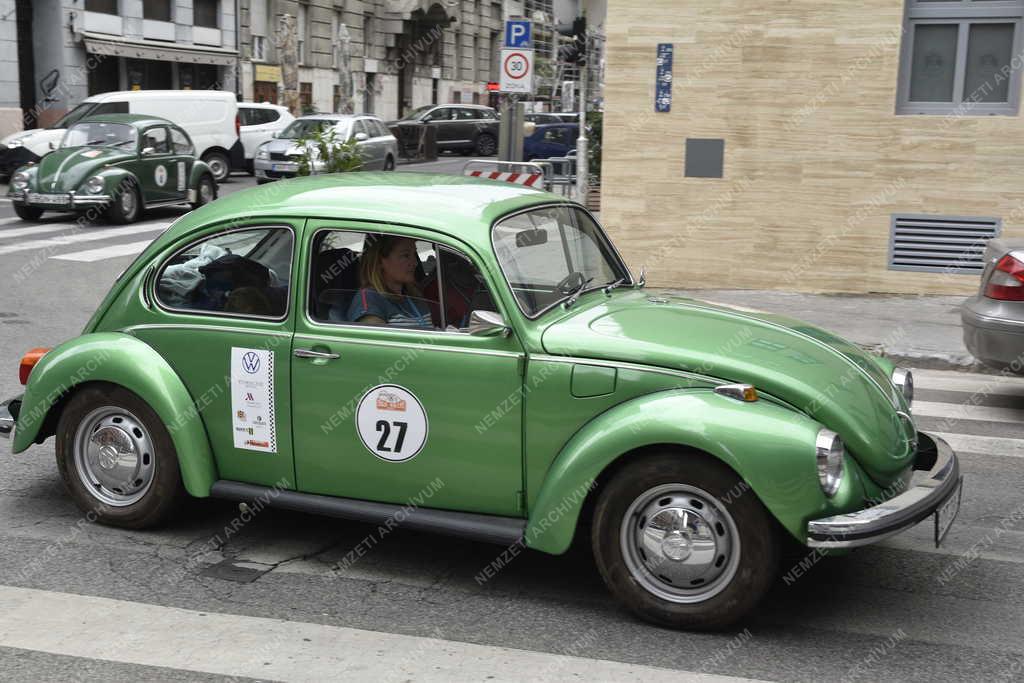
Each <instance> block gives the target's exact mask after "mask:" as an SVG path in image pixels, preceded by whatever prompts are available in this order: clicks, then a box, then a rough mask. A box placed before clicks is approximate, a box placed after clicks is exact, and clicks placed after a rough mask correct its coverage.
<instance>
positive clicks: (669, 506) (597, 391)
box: [0, 173, 962, 629]
mask: <svg viewBox="0 0 1024 683" xmlns="http://www.w3.org/2000/svg"><path fill="white" fill-rule="evenodd" d="M21 374H22V376H21V379H22V382H23V383H25V384H26V385H27V386H26V390H25V393H24V395H23V396H21V397H18V398H15V399H11V400H9V401H7V402H6V404H4V405H5V406H6V407H5V409H4V411H3V414H2V417H0V431H2V432H6V433H8V434H9V435H11V434H13V450H14V452H21V451H24V450H25V449H27V448H28V447H29V446H31V445H32V444H34V443H41V442H42V441H43V440H44V439H46V438H47V437H50V436H54V437H55V439H56V452H57V463H58V466H59V468H60V472H61V474H62V475H63V478H64V481H65V482H66V484H67V488H68V490H69V491H70V493H71V495H72V496H73V498H74V499H75V501H76V503H77V504H78V505H79V506H81V508H82V509H84V510H91V511H94V514H95V516H96V517H97V518H98V519H99V520H100V521H101V522H103V523H106V524H111V525H116V526H123V527H130V528H140V527H147V526H151V525H155V524H158V523H161V522H167V521H169V520H173V518H174V513H175V510H176V509H177V508H176V506H177V505H178V503H179V502H180V501H181V500H182V498H184V497H185V496H186V494H189V495H191V496H199V497H204V496H215V497H220V498H226V499H231V500H235V501H241V502H246V501H250V502H251V501H255V500H263V501H264V502H267V501H269V503H270V504H272V505H277V506H280V507H284V508H290V509H293V510H303V511H308V512H315V513H322V514H325V515H333V516H336V517H341V518H346V519H356V520H362V521H369V522H375V523H379V524H386V525H387V526H388V528H390V527H391V525H393V524H394V523H395V522H396V521H399V520H400V521H401V523H402V524H403V525H404V526H406V527H408V528H411V529H420V530H426V531H432V532H440V533H449V534H457V535H460V536H464V537H469V538H473V539H478V540H481V541H489V542H494V543H498V544H504V545H506V546H508V548H507V550H506V551H498V554H500V553H503V552H509V551H511V552H518V551H519V550H521V549H522V548H524V547H526V548H531V549H535V550H538V551H542V552H546V553H554V554H559V553H563V552H565V551H566V550H567V549H568V548H569V547H570V544H571V543H572V541H573V539H574V537H577V536H580V537H582V538H587V537H588V535H589V542H590V544H591V545H592V548H593V554H594V558H595V561H596V563H597V566H598V568H599V570H600V573H601V574H602V576H603V577H604V580H605V581H606V583H607V585H608V587H609V588H610V589H611V591H612V592H613V593H614V594H615V595H616V596H617V597H618V598H619V599H620V600H621V601H622V603H623V604H624V605H626V606H627V607H628V608H629V609H631V610H633V611H634V612H635V613H637V614H638V615H640V616H642V617H644V618H646V619H649V620H652V621H654V622H658V623H661V624H667V625H671V626H676V627H684V628H693V629H710V628H720V627H723V626H725V625H727V624H731V623H733V622H735V621H736V620H737V619H739V618H740V617H742V616H743V615H744V614H745V613H747V612H748V611H749V610H751V609H752V608H753V607H754V606H755V604H756V603H757V602H758V600H759V599H760V598H761V597H762V596H763V595H764V593H765V592H766V591H767V590H768V588H769V587H770V586H771V585H772V583H773V581H774V580H776V578H777V576H778V565H779V558H780V554H781V550H782V549H783V548H784V547H785V546H786V545H787V542H791V541H796V542H798V543H800V544H802V545H804V546H805V547H808V548H813V549H847V548H851V547H855V546H861V545H865V544H869V543H872V542H875V541H878V540H880V539H882V538H885V537H887V536H890V535H892V534H895V533H898V532H900V531H902V530H905V529H907V528H909V527H911V526H913V525H915V524H917V523H918V522H921V521H922V520H925V519H928V518H929V517H933V518H934V520H935V541H936V543H938V542H940V541H941V540H942V538H943V536H944V535H945V532H946V531H947V530H948V528H949V526H950V524H951V523H952V521H953V518H954V517H955V515H956V513H957V511H958V509H959V502H960V491H961V487H962V482H961V476H960V472H959V466H958V461H957V457H956V455H955V454H954V453H953V452H952V451H951V449H950V448H949V447H948V446H947V445H946V444H945V443H944V442H943V441H942V440H940V439H938V438H936V437H933V436H928V435H926V434H923V433H920V432H917V431H916V430H915V427H914V422H913V419H912V417H911V412H910V411H911V400H912V394H913V380H912V378H911V375H910V373H909V372H907V371H904V370H900V369H897V368H894V367H892V365H891V364H890V363H889V362H887V361H886V360H884V359H882V358H877V357H875V356H872V355H870V354H867V353H865V352H863V351H861V350H860V349H858V348H857V347H855V346H853V345H851V344H850V343H848V342H845V341H843V340H842V339H839V338H836V337H834V336H832V335H830V334H828V333H827V332H824V331H822V330H820V329H817V328H814V327H811V326H809V325H805V324H803V323H800V322H797V321H795V320H791V319H787V318H782V317H777V316H772V315H755V314H751V313H748V312H741V311H737V310H731V309H728V308H724V307H720V306H713V305H709V304H705V303H701V302H698V301H694V300H691V299H684V298H678V297H672V296H658V295H653V294H652V293H650V292H648V291H646V290H645V289H644V283H643V277H642V276H641V277H640V278H634V277H633V276H632V275H631V274H630V272H629V270H628V269H627V267H626V265H625V264H624V263H623V261H622V259H621V258H620V256H619V255H618V253H617V252H616V250H615V248H614V247H613V246H612V244H611V242H610V241H609V240H608V238H607V236H606V235H605V233H604V232H603V231H602V229H601V228H600V227H599V226H598V224H597V222H596V221H595V220H594V218H593V217H592V216H591V215H590V214H589V213H588V212H587V211H586V210H585V209H584V208H583V207H581V206H579V205H576V204H573V203H567V202H565V201H563V200H560V199H559V198H558V197H555V196H554V195H551V194H548V193H544V192H539V191H536V190H533V189H530V188H526V187H522V186H517V185H512V184H504V183H501V182H497V181H487V180H478V179H473V178H458V177H451V176H425V175H419V174H401V173H399V174H394V173H388V174H376V173H358V174H341V175H335V176H318V177H313V178H303V179H297V180H288V181H283V182H280V183H275V184H273V185H268V186H264V187H260V188H253V189H251V190H246V191H242V192H238V193H236V194H233V195H231V196H229V197H226V198H223V199H221V200H219V201H217V202H215V203H214V204H212V205H210V206H207V207H204V208H203V209H201V210H199V211H195V212H192V213H189V214H188V215H186V216H184V217H182V218H181V219H179V221H178V222H177V223H176V224H175V225H173V226H171V227H170V228H169V229H168V230H167V231H166V232H165V233H163V234H162V235H161V236H160V237H159V238H157V239H156V240H155V241H154V242H153V243H152V244H151V245H150V246H149V247H148V248H147V249H146V250H145V252H143V253H142V254H141V255H140V256H139V258H138V259H137V260H136V261H135V262H134V263H133V264H132V265H131V266H129V267H128V268H127V269H126V270H125V272H124V273H122V275H121V276H120V277H119V278H118V279H117V282H116V284H115V285H114V286H113V288H112V289H111V291H110V293H109V294H108V295H107V297H106V299H105V300H104V301H103V303H102V304H101V305H100V307H99V309H98V310H97V311H96V313H95V315H94V316H93V318H92V319H91V320H90V321H89V323H88V325H87V326H86V328H85V330H83V333H82V335H81V336H79V337H77V338H75V339H72V340H70V341H67V342H65V343H63V344H61V345H60V346H57V347H56V348H53V349H36V350H33V351H32V352H30V353H29V354H28V355H26V356H25V358H24V359H23V361H22V365H21ZM912 475H914V476H913V480H912V479H911V477H912ZM412 561H414V559H413V558H410V562H412ZM499 564H500V563H499ZM494 566H495V565H492V566H490V567H486V568H481V570H482V573H483V575H486V576H490V575H492V574H493V572H494V571H495V569H494Z"/></svg>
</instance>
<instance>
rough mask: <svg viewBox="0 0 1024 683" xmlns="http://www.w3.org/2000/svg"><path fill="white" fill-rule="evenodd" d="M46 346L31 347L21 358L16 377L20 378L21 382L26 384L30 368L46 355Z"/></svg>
mask: <svg viewBox="0 0 1024 683" xmlns="http://www.w3.org/2000/svg"><path fill="white" fill-rule="evenodd" d="M49 350H50V349H48V348H45V349H44V348H42V347H40V348H37V349H32V350H31V351H29V352H28V353H26V354H25V355H24V356H22V358H21V365H19V366H18V379H19V380H21V383H22V384H28V376H29V374H31V372H32V368H34V367H35V366H36V363H38V362H39V359H40V358H42V357H43V356H45V355H46V352H47V351H49Z"/></svg>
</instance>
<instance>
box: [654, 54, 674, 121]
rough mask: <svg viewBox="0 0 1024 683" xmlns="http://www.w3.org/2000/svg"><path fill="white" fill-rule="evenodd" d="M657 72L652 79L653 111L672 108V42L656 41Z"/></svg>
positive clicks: (665, 110)
mask: <svg viewBox="0 0 1024 683" xmlns="http://www.w3.org/2000/svg"><path fill="white" fill-rule="evenodd" d="M656 64H657V74H656V76H655V79H654V111H656V112H667V111H671V110H672V43H658V57H657V62H656Z"/></svg>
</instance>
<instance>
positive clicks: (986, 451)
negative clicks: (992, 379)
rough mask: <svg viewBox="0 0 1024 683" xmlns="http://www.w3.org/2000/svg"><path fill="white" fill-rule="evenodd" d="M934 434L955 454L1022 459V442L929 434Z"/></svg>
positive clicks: (984, 437) (1018, 440) (959, 435)
mask: <svg viewBox="0 0 1024 683" xmlns="http://www.w3.org/2000/svg"><path fill="white" fill-rule="evenodd" d="M930 433H932V434H935V436H937V437H939V438H940V439H942V440H943V441H945V442H946V443H948V444H949V445H950V447H951V448H952V449H953V450H954V451H956V452H957V453H978V454H980V455H1002V456H1006V457H1010V458H1024V440H1022V439H1005V438H1001V437H998V436H975V435H973V434H954V433H952V432H930Z"/></svg>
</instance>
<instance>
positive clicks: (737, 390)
mask: <svg viewBox="0 0 1024 683" xmlns="http://www.w3.org/2000/svg"><path fill="white" fill-rule="evenodd" d="M715 393H716V394H721V395H722V396H728V397H729V398H734V399H736V400H737V401H746V402H747V403H751V402H753V401H756V400H757V389H755V388H754V387H752V386H750V385H749V384H722V385H720V386H717V387H715Z"/></svg>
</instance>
